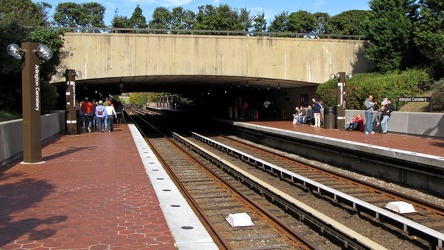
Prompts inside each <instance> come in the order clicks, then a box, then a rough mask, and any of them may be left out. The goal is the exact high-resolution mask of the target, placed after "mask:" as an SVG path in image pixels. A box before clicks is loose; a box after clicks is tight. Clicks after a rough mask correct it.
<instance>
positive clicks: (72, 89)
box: [65, 69, 77, 135]
mask: <svg viewBox="0 0 444 250" xmlns="http://www.w3.org/2000/svg"><path fill="white" fill-rule="evenodd" d="M65 77H66V134H68V135H76V134H77V111H76V82H75V81H76V72H75V71H74V70H73V69H67V70H66V72H65Z"/></svg>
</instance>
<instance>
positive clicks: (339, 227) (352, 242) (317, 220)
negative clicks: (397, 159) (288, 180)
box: [173, 133, 386, 249]
mask: <svg viewBox="0 0 444 250" xmlns="http://www.w3.org/2000/svg"><path fill="white" fill-rule="evenodd" d="M194 134H195V133H193V136H194ZM173 138H175V139H176V140H178V141H180V142H181V143H183V144H184V145H186V146H187V147H190V148H191V149H192V150H195V151H196V152H197V153H199V154H201V155H202V156H204V157H206V158H208V159H209V160H210V161H211V162H213V163H215V164H217V165H219V166H220V167H221V168H225V169H226V170H228V171H229V172H231V173H233V172H236V173H238V174H240V176H237V177H238V178H240V179H242V181H243V182H248V183H249V185H251V186H252V187H256V188H257V189H259V190H260V192H262V193H267V194H268V195H269V197H272V198H273V199H276V200H280V203H281V204H283V205H284V206H286V207H288V209H291V210H293V211H295V210H297V211H296V213H298V214H299V215H300V218H301V219H302V220H306V221H309V222H310V223H311V224H312V225H314V226H316V227H318V228H319V229H320V230H321V231H323V232H324V233H325V232H328V233H329V234H330V235H331V236H334V237H336V238H337V239H338V240H340V241H342V242H344V245H345V246H346V247H353V248H355V249H386V248H384V247H383V246H381V245H380V244H378V243H376V242H374V241H372V240H370V239H368V238H367V237H365V236H363V235H361V234H359V233H357V232H355V231H354V230H352V229H350V228H348V227H346V226H344V225H343V224H341V223H338V222H336V221H335V220H333V219H331V218H329V217H328V216H325V215H324V214H322V213H320V212H318V211H317V210H315V209H313V208H311V207H309V206H307V205H305V204H303V203H302V202H300V201H298V200H296V199H295V198H293V197H291V196H289V195H288V194H286V193H284V192H282V191H280V190H278V189H276V188H274V187H273V186H271V185H270V184H268V183H265V182H263V181H261V180H260V179H258V178H256V177H255V176H252V175H251V174H249V173H247V172H245V171H244V170H242V169H240V168H238V167H236V166H234V165H233V164H232V163H230V162H228V161H227V160H224V159H222V158H220V157H219V156H217V155H214V154H213V153H211V152H209V151H207V150H205V149H202V148H201V147H200V146H198V145H196V144H195V143H193V142H191V141H189V140H187V139H186V138H184V137H182V136H180V135H178V134H176V133H173ZM216 144H218V143H215V145H216ZM230 169H231V170H230Z"/></svg>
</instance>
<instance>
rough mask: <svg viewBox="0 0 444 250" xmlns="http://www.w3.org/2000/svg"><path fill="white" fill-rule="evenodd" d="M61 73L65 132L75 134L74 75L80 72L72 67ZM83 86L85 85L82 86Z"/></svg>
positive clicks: (78, 75)
mask: <svg viewBox="0 0 444 250" xmlns="http://www.w3.org/2000/svg"><path fill="white" fill-rule="evenodd" d="M61 75H63V76H65V77H66V116H65V117H66V134H68V135H76V134H77V126H78V124H77V110H76V82H75V81H76V77H78V78H80V77H81V76H82V74H81V73H80V72H75V70H73V69H67V70H66V71H65V72H64V73H63V72H62V73H61ZM84 88H85V87H84Z"/></svg>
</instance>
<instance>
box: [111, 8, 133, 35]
mask: <svg viewBox="0 0 444 250" xmlns="http://www.w3.org/2000/svg"><path fill="white" fill-rule="evenodd" d="M128 26H129V25H128V17H126V16H121V15H119V11H118V10H117V9H115V10H114V17H113V19H112V20H111V27H113V28H128ZM128 32H129V31H124V30H120V31H118V33H128Z"/></svg>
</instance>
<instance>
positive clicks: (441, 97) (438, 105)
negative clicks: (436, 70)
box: [432, 78, 444, 110]
mask: <svg viewBox="0 0 444 250" xmlns="http://www.w3.org/2000/svg"><path fill="white" fill-rule="evenodd" d="M432 107H433V110H444V78H442V79H441V80H439V81H436V82H435V84H434V86H433V92H432Z"/></svg>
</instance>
